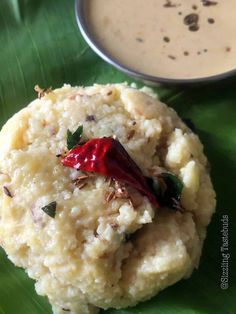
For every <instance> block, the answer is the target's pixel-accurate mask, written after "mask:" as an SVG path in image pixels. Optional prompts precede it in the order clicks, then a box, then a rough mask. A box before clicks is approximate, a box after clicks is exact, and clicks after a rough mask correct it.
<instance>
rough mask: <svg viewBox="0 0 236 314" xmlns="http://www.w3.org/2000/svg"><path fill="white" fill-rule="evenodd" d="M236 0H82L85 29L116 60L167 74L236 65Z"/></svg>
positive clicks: (187, 75) (201, 73)
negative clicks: (84, 9)
mask: <svg viewBox="0 0 236 314" xmlns="http://www.w3.org/2000/svg"><path fill="white" fill-rule="evenodd" d="M235 12H236V0H227V1H223V0H218V1H210V0H202V1H201V0H171V1H168V0H145V1H143V0H86V19H87V22H88V26H89V31H90V32H91V33H92V34H93V36H94V38H95V40H96V42H97V44H98V45H99V46H100V47H101V48H102V49H103V50H104V52H105V53H106V54H108V55H109V56H110V57H111V58H112V59H114V60H115V61H116V62H118V63H119V64H121V65H123V66H125V67H127V68H129V69H131V70H134V71H137V72H140V73H144V74H148V75H153V76H158V77H162V78H171V79H193V78H203V77H208V76H213V75H217V74H221V73H223V72H226V71H230V70H233V69H235V68H236V54H235V52H236V16H235Z"/></svg>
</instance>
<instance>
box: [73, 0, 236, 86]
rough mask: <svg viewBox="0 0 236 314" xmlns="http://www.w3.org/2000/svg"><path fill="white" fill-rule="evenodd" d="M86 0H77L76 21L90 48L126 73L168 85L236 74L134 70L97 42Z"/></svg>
mask: <svg viewBox="0 0 236 314" xmlns="http://www.w3.org/2000/svg"><path fill="white" fill-rule="evenodd" d="M85 2H86V0H75V16H76V21H77V24H78V27H79V30H80V32H81V34H82V36H83V38H84V39H85V41H86V42H87V44H88V45H89V46H90V48H91V49H92V50H93V51H94V52H95V53H96V54H97V55H98V56H99V57H101V58H102V59H103V60H104V61H106V62H107V63H109V64H110V65H112V66H114V67H115V68H117V69H118V70H120V71H122V72H124V73H125V74H127V75H129V76H132V77H135V78H137V79H139V80H142V81H149V82H152V83H156V84H158V83H161V84H167V85H195V84H201V83H202V84H204V83H212V82H217V81H220V80H224V79H227V78H230V77H233V76H235V75H236V68H235V69H233V70H229V71H226V72H222V73H220V74H216V75H211V76H206V77H199V78H192V79H174V78H173V79H171V78H165V77H160V76H154V75H148V74H145V73H142V72H138V71H135V70H132V69H131V68H129V67H126V66H124V65H122V64H121V63H120V62H119V61H117V60H116V59H115V58H113V57H112V56H111V55H110V54H109V53H107V52H106V51H105V50H104V49H103V48H102V47H101V46H100V45H99V44H98V43H97V42H96V38H94V36H93V34H92V32H90V31H89V27H87V23H86V18H85V14H84V4H85Z"/></svg>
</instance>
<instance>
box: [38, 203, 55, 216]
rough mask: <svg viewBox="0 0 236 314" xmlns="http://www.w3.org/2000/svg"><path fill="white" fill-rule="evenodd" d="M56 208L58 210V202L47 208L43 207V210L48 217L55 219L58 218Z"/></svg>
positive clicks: (50, 204)
mask: <svg viewBox="0 0 236 314" xmlns="http://www.w3.org/2000/svg"><path fill="white" fill-rule="evenodd" d="M56 208H57V202H55V201H54V202H51V203H49V204H48V205H46V206H43V207H42V208H41V209H42V211H44V212H45V213H46V214H47V215H48V216H50V217H52V218H55V216H56Z"/></svg>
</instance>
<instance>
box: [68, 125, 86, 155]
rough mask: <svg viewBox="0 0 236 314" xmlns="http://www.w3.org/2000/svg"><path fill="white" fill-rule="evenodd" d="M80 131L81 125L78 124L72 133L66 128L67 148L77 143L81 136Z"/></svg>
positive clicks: (81, 129) (81, 130) (81, 131)
mask: <svg viewBox="0 0 236 314" xmlns="http://www.w3.org/2000/svg"><path fill="white" fill-rule="evenodd" d="M82 133H83V125H80V126H79V127H78V129H77V130H76V131H75V132H74V133H72V132H71V131H70V130H67V148H68V149H69V150H70V149H72V148H73V147H74V146H76V145H78V144H79V142H80V140H81V137H82Z"/></svg>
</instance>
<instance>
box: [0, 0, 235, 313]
mask: <svg viewBox="0 0 236 314" xmlns="http://www.w3.org/2000/svg"><path fill="white" fill-rule="evenodd" d="M157 61H158V60H157ZM123 81H128V82H132V81H134V80H133V79H130V78H129V77H127V76H125V75H124V74H122V73H120V72H119V71H117V70H116V69H114V68H113V67H111V66H109V65H108V64H106V63H105V62H103V61H102V60H101V59H100V58H99V57H97V56H96V55H95V54H94V53H93V52H92V51H91V49H90V48H89V47H88V46H87V44H86V43H85V42H84V40H83V38H82V37H81V35H80V33H79V31H78V27H77V25H76V22H75V15H74V1H73V0H57V1H55V0H38V1H33V0H18V1H17V0H1V1H0V124H1V125H2V124H3V123H4V122H5V121H6V120H7V119H8V118H9V117H10V116H11V115H12V114H14V113H15V112H16V111H18V110H19V109H20V108H22V107H24V106H25V105H26V104H28V103H29V102H30V101H31V100H32V99H34V98H35V97H36V94H35V92H34V90H33V88H34V85H36V84H39V85H40V86H42V87H48V86H52V87H53V88H56V87H60V86H62V84H63V83H70V84H72V85H89V84H93V83H94V82H98V83H106V82H123ZM139 85H141V83H139ZM235 86H236V84H235V83H234V82H233V81H231V82H228V83H227V84H223V85H221V84H218V85H213V86H205V87H200V88H195V89H186V88H182V89H179V88H178V89H177V88H167V87H163V86H162V87H158V88H156V90H157V91H158V93H159V95H160V98H161V99H162V100H163V101H165V102H167V103H168V104H169V105H170V106H172V107H173V108H175V109H176V111H177V112H178V113H179V115H180V116H181V117H182V118H187V119H191V120H192V121H193V123H194V125H195V127H196V130H197V133H198V135H199V136H200V138H201V140H202V142H203V144H204V145H205V152H206V154H207V156H208V158H209V160H210V163H211V168H212V178H213V183H214V186H215V189H216V192H217V198H218V205H217V211H216V214H215V215H214V218H213V221H212V223H211V225H210V227H209V233H208V237H207V240H206V243H205V245H204V250H203V256H202V259H201V264H200V267H199V269H198V270H197V271H195V272H194V274H193V276H192V277H191V278H190V279H188V280H184V281H181V282H179V283H177V284H176V285H174V286H172V287H170V288H168V289H166V290H164V291H163V292H161V293H160V294H159V295H158V296H156V297H155V298H153V299H152V300H150V301H148V302H144V303H142V304H140V305H138V306H137V307H135V308H130V309H126V310H120V311H115V310H108V311H106V312H104V313H106V314H177V313H181V314H235V313H236V303H235V296H236V280H235V279H236V259H235V255H234V252H233V250H234V249H235V247H236V228H235V216H236V215H235V212H236V211H235V201H234V197H235V192H236V190H235V183H236V88H235ZM223 214H227V215H229V243H230V253H231V257H230V259H229V265H230V267H229V288H228V289H227V290H222V289H221V288H220V276H221V259H222V257H221V252H220V247H221V243H222V239H221V232H220V231H221V228H222V222H221V217H222V215H223ZM3 313H4V314H15V313H17V314H50V313H51V308H50V306H49V305H48V303H47V301H46V299H45V298H42V297H39V296H37V295H36V293H35V292H34V287H33V281H32V280H30V279H29V278H28V277H27V275H26V274H25V272H24V271H23V270H21V269H19V268H16V267H15V266H13V264H12V263H11V262H10V261H9V260H8V259H7V257H6V255H5V253H4V252H3V251H2V250H0V314H3Z"/></svg>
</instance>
